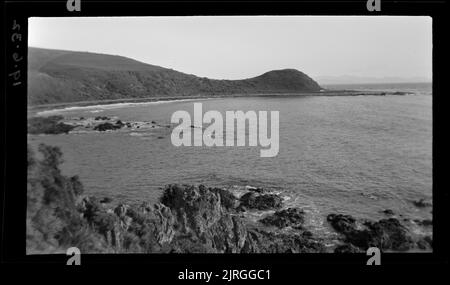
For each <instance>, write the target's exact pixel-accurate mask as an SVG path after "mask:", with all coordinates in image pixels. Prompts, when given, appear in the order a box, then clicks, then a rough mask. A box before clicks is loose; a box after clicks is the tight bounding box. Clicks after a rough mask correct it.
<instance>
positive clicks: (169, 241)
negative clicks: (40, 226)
mask: <svg viewBox="0 0 450 285" xmlns="http://www.w3.org/2000/svg"><path fill="white" fill-rule="evenodd" d="M238 203H239V201H238V200H237V198H236V197H234V195H233V194H231V193H230V192H228V191H227V190H224V189H220V188H207V187H205V186H203V185H200V186H198V187H196V186H190V185H168V186H166V188H165V190H164V193H163V195H162V197H161V199H160V202H159V203H156V204H154V205H150V204H148V203H143V204H141V205H139V206H129V205H125V204H120V205H118V206H116V207H115V208H114V209H108V208H107V206H106V205H107V204H102V203H100V202H99V201H98V200H97V199H95V198H92V197H86V198H84V199H83V200H82V202H81V204H80V207H79V209H80V212H81V213H82V216H83V217H84V218H85V219H86V220H87V221H88V222H89V224H90V226H91V227H92V228H93V229H94V230H95V231H97V232H98V233H100V234H101V235H102V236H103V237H104V239H105V241H106V243H107V244H108V245H109V246H110V247H112V248H113V249H114V250H115V251H116V252H176V253H192V252H203V253H278V252H283V253H284V252H293V253H296V252H322V251H324V247H323V244H322V243H321V242H320V241H319V240H317V239H315V238H314V237H313V236H312V235H311V233H308V232H306V233H302V232H300V231H299V232H295V233H289V234H287V233H281V232H272V231H267V230H265V229H264V228H258V227H255V226H249V225H248V224H247V221H246V219H245V218H244V217H242V216H240V215H239V214H238V212H236V211H235V208H236V207H237V206H238ZM277 213H278V214H277V217H278V219H280V221H275V220H274V223H275V224H277V225H284V224H286V225H297V224H299V223H301V221H302V219H303V218H302V217H301V216H302V214H303V212H302V211H301V210H299V209H287V210H285V211H280V212H277Z"/></svg>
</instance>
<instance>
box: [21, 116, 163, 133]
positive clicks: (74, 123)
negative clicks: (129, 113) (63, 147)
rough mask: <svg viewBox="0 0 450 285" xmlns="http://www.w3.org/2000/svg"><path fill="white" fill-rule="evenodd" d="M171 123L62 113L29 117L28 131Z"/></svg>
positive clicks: (79, 130)
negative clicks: (72, 115) (67, 115)
mask: <svg viewBox="0 0 450 285" xmlns="http://www.w3.org/2000/svg"><path fill="white" fill-rule="evenodd" d="M171 127H172V126H171V125H161V124H158V123H157V122H155V121H151V122H125V121H122V120H120V119H119V118H118V117H107V116H96V117H88V118H85V117H73V118H65V117H63V116H60V115H54V116H48V117H30V118H28V133H29V134H32V135H37V134H47V135H58V134H76V133H91V132H107V131H117V130H129V131H144V130H152V129H161V128H168V129H169V128H171Z"/></svg>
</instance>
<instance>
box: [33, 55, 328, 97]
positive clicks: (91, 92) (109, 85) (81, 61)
mask: <svg viewBox="0 0 450 285" xmlns="http://www.w3.org/2000/svg"><path fill="white" fill-rule="evenodd" d="M28 58H29V68H28V69H29V70H28V102H29V105H39V104H50V103H67V102H79V101H93V100H113V99H129V98H147V97H164V96H199V95H200V96H202V95H205V96H206V95H227V94H257V93H299V92H316V91H319V90H320V86H319V85H318V84H317V83H316V82H315V81H314V80H312V79H311V78H310V77H308V76H307V75H306V74H304V73H302V72H300V71H298V70H295V69H284V70H275V71H269V72H267V73H265V74H263V75H261V76H257V77H254V78H249V79H243V80H215V79H208V78H201V77H197V76H194V75H190V74H185V73H181V72H178V71H175V70H172V69H167V68H163V67H159V66H154V65H150V64H145V63H142V62H139V61H136V60H133V59H129V58H126V57H121V56H113V55H105V54H95V53H88V52H72V51H58V50H47V49H40V48H32V47H30V48H29V54H28Z"/></svg>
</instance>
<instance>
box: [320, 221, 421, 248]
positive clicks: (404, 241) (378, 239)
mask: <svg viewBox="0 0 450 285" xmlns="http://www.w3.org/2000/svg"><path fill="white" fill-rule="evenodd" d="M327 220H328V222H330V224H331V226H332V227H333V228H334V229H335V230H336V231H337V232H339V233H341V234H342V235H343V236H344V238H345V241H346V242H348V243H350V244H352V245H355V246H357V247H360V248H362V249H364V250H366V249H367V248H369V247H372V246H374V247H378V248H380V249H381V250H398V251H404V250H408V249H411V248H412V247H414V241H413V239H412V237H411V233H410V232H409V230H408V229H407V228H406V227H405V226H403V225H402V224H401V223H400V222H399V221H398V220H397V219H394V218H390V219H382V220H380V221H378V222H372V221H366V222H364V223H360V222H358V221H356V220H355V219H354V218H353V217H351V216H349V215H341V214H330V215H328V217H327Z"/></svg>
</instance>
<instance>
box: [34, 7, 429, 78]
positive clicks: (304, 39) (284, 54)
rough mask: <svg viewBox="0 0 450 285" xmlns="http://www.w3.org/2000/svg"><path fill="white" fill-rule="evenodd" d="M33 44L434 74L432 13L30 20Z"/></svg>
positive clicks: (214, 64)
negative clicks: (403, 15) (419, 14)
mask: <svg viewBox="0 0 450 285" xmlns="http://www.w3.org/2000/svg"><path fill="white" fill-rule="evenodd" d="M28 44H29V46H35V47H43V48H53V49H66V50H75V51H89V52H98V53H107V54H115V55H122V56H126V57H130V58H133V59H136V60H139V61H143V62H146V63H149V64H154V65H159V66H163V67H167V68H173V69H175V70H178V71H182V72H185V73H190V74H195V75H198V76H204V77H209V78H218V79H241V78H248V77H253V76H257V75H260V74H262V73H264V72H266V71H269V70H273V69H283V68H295V69H298V70H301V71H303V72H305V73H307V74H308V75H311V76H313V77H317V76H330V75H331V76H334V75H337V76H341V75H352V76H370V77H385V76H386V77H405V78H408V77H426V78H431V75H432V20H431V18H430V17H393V16H386V17H383V16H370V17H343V16H337V17H328V16H324V17H316V16H314V17H312V16H311V17H310V16H308V17H306V16H292V17H291V16H289V17H286V16H279V17H277V16H271V17H266V16H258V17H131V18H130V17H126V18H125V17H124V18H122V17H120V18H119V17H111V18H103V17H102V18H87V17H83V18H82V17H80V18H79V17H68V18H30V19H29V38H28Z"/></svg>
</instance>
